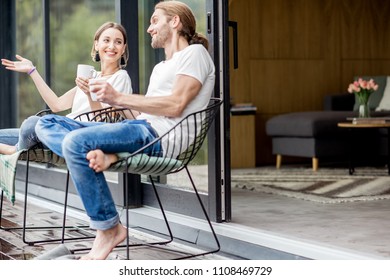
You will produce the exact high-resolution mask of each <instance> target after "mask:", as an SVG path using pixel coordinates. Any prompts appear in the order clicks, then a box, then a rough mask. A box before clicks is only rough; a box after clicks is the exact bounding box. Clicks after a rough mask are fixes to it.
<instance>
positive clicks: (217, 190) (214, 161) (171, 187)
mask: <svg viewBox="0 0 390 280" xmlns="http://www.w3.org/2000/svg"><path fill="white" fill-rule="evenodd" d="M156 2H158V1H153V0H150V1H144V0H139V1H138V16H139V77H140V84H139V88H140V89H141V92H143V93H144V92H146V90H147V85H148V82H149V76H150V74H151V71H152V69H153V66H154V65H155V64H156V63H158V62H160V61H162V60H163V59H164V53H163V50H154V49H152V48H151V46H150V42H151V38H150V35H149V34H147V32H146V30H147V28H148V26H149V24H150V22H149V21H150V16H151V15H152V13H153V9H154V5H155V3H156ZM182 2H184V3H186V4H187V5H188V6H189V7H190V8H191V9H192V10H193V12H194V14H195V17H196V19H197V32H199V33H202V34H204V35H206V36H207V38H208V39H209V43H210V46H209V52H210V54H211V55H212V57H213V60H214V62H215V65H216V76H217V77H216V86H215V90H214V96H215V97H221V98H223V99H226V100H229V97H228V96H229V95H228V92H226V89H225V86H224V85H223V84H220V83H226V82H227V84H228V76H227V73H225V70H224V69H225V68H226V69H228V68H227V67H226V66H225V65H224V63H226V61H225V59H224V57H226V55H225V54H224V53H221V52H223V51H225V50H226V46H227V45H226V44H225V43H224V42H225V41H227V38H225V34H224V33H225V31H226V30H225V26H227V24H225V23H224V22H226V23H227V14H226V11H225V9H227V3H224V2H226V1H222V0H183V1H182ZM221 58H222V61H221ZM224 113H225V109H224V108H221V115H220V116H219V117H218V118H217V120H216V122H215V125H214V126H213V127H212V129H211V131H210V132H209V137H208V140H207V141H206V142H205V143H204V145H203V147H202V149H201V151H200V152H199V153H198V155H197V157H196V158H195V159H194V160H193V162H192V163H191V165H190V166H189V170H190V172H191V175H192V176H193V179H194V182H195V184H196V186H197V187H198V190H199V192H200V193H201V194H202V196H203V197H204V201H205V203H206V205H207V207H208V210H209V214H210V216H211V217H212V219H213V220H214V221H218V222H222V221H229V220H230V172H227V171H226V170H229V168H226V164H227V163H228V162H229V160H226V156H228V157H229V155H226V153H225V150H226V146H229V145H228V144H227V143H225V141H226V137H225V133H226V131H227V130H226V129H225V128H226V127H228V124H226V118H225V117H224ZM228 148H229V147H228ZM156 179H158V180H159V182H160V184H159V188H160V192H162V193H163V197H165V199H166V200H167V202H166V203H167V204H168V206H167V207H166V209H167V210H170V211H174V212H178V213H183V214H186V215H192V216H197V213H196V212H194V211H195V210H194V208H193V207H192V204H191V201H192V198H191V195H189V192H191V189H192V187H191V186H190V181H189V179H188V176H187V174H186V172H179V173H177V174H172V175H169V176H166V177H162V178H156ZM142 183H143V185H144V188H143V190H144V204H149V203H150V204H151V205H154V200H153V198H152V197H153V194H152V192H151V190H150V189H148V187H147V186H148V181H147V178H146V177H145V178H142ZM149 197H150V199H149ZM194 207H196V206H194ZM199 216H201V213H200V212H199Z"/></svg>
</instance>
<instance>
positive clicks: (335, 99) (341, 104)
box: [323, 93, 355, 111]
mask: <svg viewBox="0 0 390 280" xmlns="http://www.w3.org/2000/svg"><path fill="white" fill-rule="evenodd" d="M354 104H355V95H354V94H351V93H343V94H338V95H326V96H325V97H324V104H323V105H324V110H325V111H353V105H354Z"/></svg>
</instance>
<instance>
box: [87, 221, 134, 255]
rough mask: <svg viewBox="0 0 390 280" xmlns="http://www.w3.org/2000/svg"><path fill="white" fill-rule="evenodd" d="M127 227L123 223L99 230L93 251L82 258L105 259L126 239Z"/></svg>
mask: <svg viewBox="0 0 390 280" xmlns="http://www.w3.org/2000/svg"><path fill="white" fill-rule="evenodd" d="M126 231H127V229H126V228H125V227H123V226H122V225H121V224H117V225H116V226H115V227H113V228H111V229H108V230H98V231H97V234H96V237H95V240H94V241H93V245H92V249H91V251H90V252H89V253H88V254H87V255H85V256H82V257H81V258H80V259H81V260H105V259H106V258H107V257H108V255H109V254H110V253H111V251H112V250H113V249H114V248H115V247H116V246H117V245H118V244H120V243H121V242H122V241H123V240H125V239H126V236H127V232H126Z"/></svg>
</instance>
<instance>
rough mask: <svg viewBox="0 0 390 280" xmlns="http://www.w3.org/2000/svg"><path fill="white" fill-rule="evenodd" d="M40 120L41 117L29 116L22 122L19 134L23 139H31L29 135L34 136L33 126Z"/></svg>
mask: <svg viewBox="0 0 390 280" xmlns="http://www.w3.org/2000/svg"><path fill="white" fill-rule="evenodd" d="M40 118H41V117H38V116H31V117H28V118H27V119H25V120H24V121H23V123H22V125H21V126H20V132H19V133H20V136H21V137H23V139H27V138H28V137H31V135H35V126H36V124H37V122H38V121H39V119H40Z"/></svg>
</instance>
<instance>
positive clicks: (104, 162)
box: [87, 150, 118, 172]
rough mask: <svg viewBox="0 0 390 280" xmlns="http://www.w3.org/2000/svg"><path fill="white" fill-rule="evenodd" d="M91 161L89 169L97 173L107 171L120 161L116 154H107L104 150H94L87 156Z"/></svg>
mask: <svg viewBox="0 0 390 280" xmlns="http://www.w3.org/2000/svg"><path fill="white" fill-rule="evenodd" d="M87 160H89V167H90V168H92V169H93V170H95V172H102V171H105V170H107V169H108V168H109V167H110V165H111V164H112V163H114V162H116V161H117V160H118V157H117V155H116V154H105V153H103V151H102V150H93V151H90V152H89V153H88V154H87Z"/></svg>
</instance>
